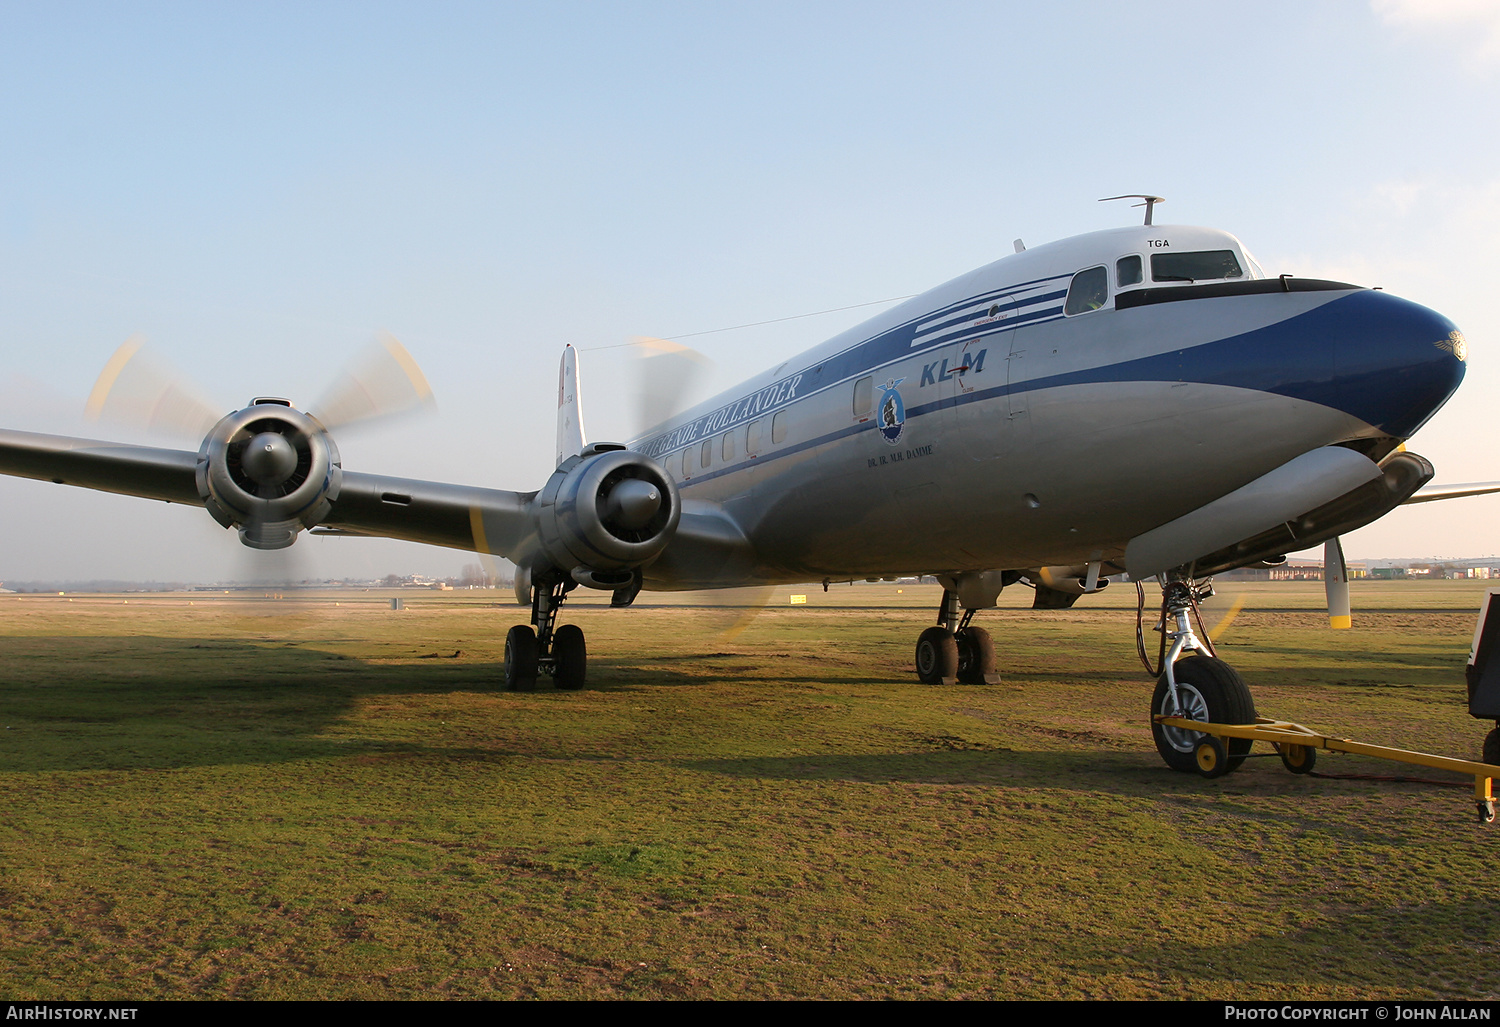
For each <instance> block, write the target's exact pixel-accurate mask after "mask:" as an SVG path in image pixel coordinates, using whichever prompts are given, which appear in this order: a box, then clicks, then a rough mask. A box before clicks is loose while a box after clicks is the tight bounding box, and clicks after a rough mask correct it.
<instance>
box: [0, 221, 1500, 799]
mask: <svg viewBox="0 0 1500 1027" xmlns="http://www.w3.org/2000/svg"><path fill="white" fill-rule="evenodd" d="M1143 199H1146V201H1147V217H1146V222H1145V224H1143V225H1136V226H1133V227H1128V228H1118V229H1112V230H1106V231H1099V232H1093V233H1090V234H1087V235H1082V236H1078V237H1075V238H1071V239H1066V240H1062V241H1060V242H1054V243H1050V244H1046V245H1040V246H1035V247H1032V248H1029V249H1028V248H1026V247H1024V246H1023V245H1022V244H1021V242H1020V240H1017V241H1016V243H1015V246H1014V249H1015V252H1014V253H1012V254H1009V255H1006V256H1004V257H1002V258H1001V259H999V260H996V261H995V262H994V263H991V264H988V265H986V266H984V267H981V268H979V269H977V270H975V271H972V272H970V273H968V274H966V275H963V276H961V277H959V278H956V279H954V280H952V281H950V282H946V283H944V284H942V285H939V286H937V287H936V288H933V289H930V290H928V291H927V292H924V293H922V294H921V295H919V296H916V297H914V298H912V299H909V300H906V301H905V302H903V303H901V304H899V305H897V306H895V307H892V308H890V309H888V310H886V311H884V312H882V313H880V314H878V315H876V316H875V317H873V318H871V319H869V320H867V321H865V322H864V323H863V324H860V325H858V326H856V327H854V328H851V329H849V330H848V331H845V332H843V333H841V334H839V335H837V336H835V337H833V338H832V339H829V340H828V341H827V342H825V343H823V344H822V345H820V346H817V347H815V348H814V349H812V350H809V351H808V352H806V353H803V354H802V355H800V356H797V357H795V358H792V359H789V360H785V361H782V362H781V363H779V364H777V366H775V367H774V368H771V369H770V370H768V371H766V372H765V373H763V374H761V375H759V376H757V377H755V378H752V379H750V380H749V381H747V382H745V383H743V384H742V385H740V386H738V387H736V388H734V389H731V390H729V391H727V392H725V393H723V394H722V395H720V396H718V397H716V398H714V399H712V400H709V401H707V402H705V403H702V404H700V405H698V406H696V407H693V408H692V409H690V410H687V411H685V412H682V413H680V414H677V415H676V416H673V417H671V418H669V419H668V420H666V421H665V422H663V423H661V424H659V425H656V426H655V427H653V428H651V429H650V430H648V431H646V432H644V433H643V434H642V435H640V436H639V437H638V438H634V439H628V440H626V441H624V442H604V441H590V440H589V439H588V438H587V436H586V433H585V430H584V422H583V410H582V406H581V401H580V400H581V392H580V387H579V386H580V382H579V374H578V363H577V357H576V354H575V352H574V351H573V349H572V348H566V349H565V350H564V351H563V356H562V365H561V369H560V373H559V382H558V422H557V463H556V470H555V471H554V472H553V473H552V475H551V476H550V478H549V479H548V480H547V481H546V482H545V483H544V484H543V485H542V487H541V488H540V489H539V490H538V491H535V492H510V491H503V490H499V489H493V488H486V487H481V486H475V485H460V484H444V483H439V482H430V481H418V480H410V479H403V478H394V477H385V476H380V475H376V474H370V473H366V472H363V471H355V470H350V469H346V468H344V467H343V466H342V462H341V459H340V456H339V452H338V449H337V447H336V446H335V444H334V441H333V438H332V435H331V433H330V432H331V429H332V428H333V427H335V426H336V425H337V423H339V421H340V418H338V417H335V416H332V415H331V414H330V413H329V412H326V411H319V412H316V413H319V414H320V415H321V416H314V414H311V413H306V412H303V411H301V410H299V409H296V408H295V407H293V406H292V405H291V404H290V403H288V402H287V401H285V400H282V399H271V398H259V399H255V400H253V401H252V402H251V403H250V404H249V405H248V406H246V407H245V408H244V409H242V410H238V411H235V412H233V413H230V414H228V415H227V416H224V417H223V418H222V419H220V420H219V421H218V423H217V424H215V425H213V427H212V428H211V429H209V430H208V432H207V434H206V436H205V437H204V438H203V442H202V445H201V447H200V448H199V449H198V451H197V452H192V451H184V450H173V449H160V448H151V447H144V446H137V445H124V444H116V443H111V442H105V441H98V440H92V439H81V438H70V437H61V436H50V435H40V434H34V433H27V432H21V431H0V472H3V473H6V474H11V475H19V476H22V477H27V478H36V479H43V480H48V481H53V482H57V483H59V484H68V485H79V486H84V487H87V488H93V489H101V490H105V491H109V492H117V493H126V494H129V495H134V496H141V497H145V498H149V499H156V500H165V501H167V502H172V503H183V504H188V505H194V506H201V507H204V508H206V509H207V510H208V512H209V514H210V515H211V516H213V518H214V519H215V520H216V521H218V522H219V523H220V524H222V525H223V526H224V527H225V528H229V529H235V530H236V531H237V532H238V535H239V539H240V541H241V542H242V543H244V544H245V545H247V546H250V547H252V548H257V549H276V548H283V547H285V546H289V545H291V544H292V543H293V542H294V541H295V540H296V539H297V536H298V534H299V533H300V532H302V531H304V530H312V531H313V532H315V533H336V534H345V535H366V536H382V537H387V538H398V539H407V540H411V541H415V542H423V543H429V544H432V545H439V546H448V547H452V548H455V549H461V550H467V551H472V552H478V553H489V554H495V555H499V556H504V557H506V558H508V559H510V560H511V561H512V562H514V564H515V565H516V597H517V601H518V602H519V603H520V604H522V605H525V606H529V607H530V611H531V613H530V622H529V623H528V624H522V625H517V626H515V627H512V628H511V629H510V630H509V633H508V635H507V637H506V646H505V680H506V683H507V685H508V686H509V687H511V688H518V689H526V688H532V687H534V686H535V684H536V682H537V680H538V678H539V677H540V676H541V675H547V676H550V677H551V679H552V681H553V682H554V684H555V686H556V687H559V688H568V689H576V688H579V687H582V686H583V684H584V682H585V678H586V666H587V658H586V645H585V640H584V635H583V632H582V631H581V630H580V629H579V628H578V627H577V626H576V625H570V624H560V623H559V614H560V611H561V610H562V609H563V606H564V602H565V600H566V599H567V597H568V595H569V593H570V592H571V591H573V590H574V589H575V588H578V587H580V586H583V587H588V588H594V589H603V590H606V591H609V592H611V593H612V605H613V606H617V607H627V606H629V605H630V604H631V603H632V602H633V601H634V600H635V598H636V596H637V595H638V594H639V593H640V592H641V591H642V590H643V589H646V590H695V589H713V588H728V587H738V586H747V585H772V584H786V583H798V582H822V583H823V584H824V585H825V586H826V585H827V584H829V583H831V582H843V581H849V580H856V579H862V578H886V577H894V576H898V575H901V576H906V575H923V576H932V577H935V578H936V580H937V581H938V582H939V583H940V586H941V596H940V598H939V600H938V602H937V603H936V613H935V618H934V623H933V625H932V626H931V627H928V628H927V629H926V630H924V631H923V632H922V633H921V634H920V636H919V637H918V638H917V639H916V640H915V669H916V673H917V675H918V677H919V678H920V679H921V680H922V681H924V682H928V683H932V684H939V683H956V682H969V683H975V684H983V683H986V682H990V683H993V682H996V681H998V680H999V676H998V661H997V658H996V652H995V644H994V642H993V640H992V638H991V636H990V635H989V633H988V632H987V631H985V630H984V629H983V628H982V627H980V626H978V625H976V624H975V623H974V618H975V615H976V613H978V612H979V611H982V610H985V609H988V608H991V607H994V606H995V605H996V602H997V599H998V597H999V595H1000V593H1001V591H1002V590H1003V589H1005V588H1008V587H1013V586H1017V585H1020V586H1029V587H1030V588H1032V589H1034V590H1035V598H1034V601H1033V605H1034V606H1035V607H1037V608H1043V609H1056V608H1064V607H1068V606H1071V605H1072V604H1073V603H1074V602H1075V601H1077V600H1078V599H1079V598H1080V597H1082V596H1086V595H1089V594H1091V593H1095V592H1098V591H1099V590H1100V589H1103V588H1105V587H1106V586H1107V585H1108V584H1109V581H1110V579H1111V578H1112V577H1113V578H1118V577H1119V576H1121V575H1124V576H1128V578H1129V579H1131V580H1133V581H1135V582H1136V583H1137V587H1138V588H1139V587H1141V583H1154V584H1153V587H1155V588H1159V589H1160V592H1161V606H1160V613H1159V617H1160V620H1159V622H1158V624H1159V627H1160V628H1161V632H1162V645H1161V651H1160V653H1159V657H1158V658H1159V660H1160V663H1159V665H1158V667H1155V668H1150V669H1152V670H1153V671H1158V672H1159V675H1158V678H1157V683H1156V688H1155V694H1154V696H1153V698H1152V712H1153V714H1180V715H1183V716H1186V717H1188V718H1189V719H1192V720H1197V721H1203V722H1219V723H1247V722H1252V721H1254V719H1255V707H1254V702H1253V699H1252V697H1251V695H1250V691H1249V689H1248V687H1247V686H1246V685H1245V682H1244V681H1243V679H1242V678H1241V677H1240V676H1239V674H1237V673H1236V672H1235V671H1234V670H1233V669H1232V668H1231V667H1229V666H1228V665H1227V664H1226V663H1224V662H1222V661H1221V660H1219V659H1217V658H1216V657H1214V656H1213V655H1212V654H1211V648H1210V647H1211V644H1212V643H1211V642H1209V641H1207V640H1206V639H1205V638H1203V637H1200V634H1199V633H1198V632H1195V630H1194V628H1193V624H1192V614H1193V612H1194V611H1195V609H1196V606H1197V604H1198V603H1199V602H1200V601H1201V599H1202V598H1203V597H1204V596H1206V595H1207V594H1208V593H1209V591H1210V589H1211V584H1210V582H1209V579H1210V578H1211V577H1212V576H1213V575H1214V574H1218V573H1221V572H1224V571H1228V570H1230V569H1233V568H1239V567H1255V566H1267V565H1274V564H1275V563H1277V562H1279V561H1282V560H1284V559H1285V555H1286V554H1287V553H1289V552H1297V551H1301V550H1305V549H1308V548H1310V547H1312V546H1315V545H1318V544H1325V543H1326V544H1327V546H1328V549H1327V552H1328V554H1329V573H1328V577H1329V578H1330V581H1331V583H1330V599H1331V602H1332V604H1333V606H1332V608H1331V614H1332V616H1333V618H1334V623H1335V626H1338V625H1339V623H1340V622H1342V623H1344V624H1347V619H1348V603H1347V591H1346V586H1345V588H1343V589H1341V588H1340V586H1339V579H1340V578H1341V577H1342V576H1343V575H1342V574H1341V571H1342V556H1341V554H1340V552H1339V548H1338V543H1337V539H1338V536H1340V535H1341V534H1343V533H1346V532H1348V531H1351V530H1353V529H1355V528H1359V527H1362V526H1364V525H1366V524H1369V523H1370V522H1372V521H1374V520H1376V519H1377V518H1379V517H1381V516H1383V515H1384V514H1386V513H1388V512H1389V511H1391V510H1392V509H1394V508H1395V507H1396V506H1398V505H1401V504H1403V503H1408V502H1421V501H1425V500H1427V499H1438V498H1448V497H1450V496H1457V495H1472V494H1478V493H1481V492H1493V491H1497V490H1500V484H1496V483H1483V484H1478V485H1473V486H1455V487H1452V488H1447V489H1434V488H1432V487H1429V486H1428V483H1429V482H1430V480H1431V479H1432V477H1433V473H1434V472H1433V468H1432V466H1431V464H1429V463H1428V461H1427V460H1425V459H1423V458H1422V457H1420V456H1418V455H1416V454H1415V453H1412V452H1408V451H1407V450H1406V448H1405V442H1406V440H1407V439H1409V438H1410V437H1411V436H1412V435H1413V434H1414V433H1415V432H1416V431H1417V429H1418V428H1420V427H1421V426H1422V424H1423V423H1425V422H1426V421H1427V420H1428V419H1429V418H1431V417H1432V415H1433V414H1434V413H1436V412H1437V410H1438V409H1439V408H1440V407H1441V406H1442V405H1443V404H1444V402H1445V401H1446V400H1447V399H1448V397H1449V396H1451V395H1452V394H1453V392H1454V390H1455V389H1456V388H1457V387H1458V385H1459V383H1460V382H1461V381H1462V379H1463V375H1464V369H1465V362H1466V359H1467V351H1466V344H1465V341H1464V337H1463V335H1462V334H1461V333H1460V332H1459V331H1458V329H1457V328H1456V327H1455V325H1454V324H1453V323H1452V322H1451V321H1449V320H1448V319H1447V318H1445V317H1443V316H1442V315H1441V314H1438V313H1436V312H1434V311H1432V310H1429V309H1427V308H1426V307H1423V306H1420V305H1418V304H1416V303H1413V302H1410V301H1408V300H1405V299H1400V298H1398V297H1396V296H1393V295H1390V294H1388V293H1386V292H1383V291H1380V290H1377V289H1370V288H1362V287H1360V286H1356V285H1350V284H1346V283H1342V282H1332V281H1322V280H1314V279H1304V278H1295V277H1291V276H1288V275H1280V276H1272V275H1268V274H1266V273H1265V272H1264V271H1263V270H1262V269H1261V267H1260V265H1259V264H1258V263H1257V262H1256V260H1255V259H1254V257H1252V256H1251V254H1250V253H1249V252H1248V251H1247V250H1246V249H1245V247H1244V246H1242V245H1241V244H1240V241H1239V240H1238V239H1237V238H1235V237H1234V236H1233V235H1230V234H1228V233H1227V232H1223V231H1218V230H1215V229H1209V228H1195V227H1189V226H1183V225H1154V224H1152V218H1151V216H1150V213H1151V206H1152V205H1154V204H1155V203H1157V202H1160V200H1159V198H1156V197H1149V198H1146V197H1143ZM1138 637H1140V633H1139V630H1138ZM1141 649H1142V656H1143V659H1144V658H1145V651H1144V650H1145V647H1144V646H1141ZM1147 662H1148V667H1149V661H1147ZM1153 733H1154V735H1155V741H1156V745H1157V749H1158V751H1159V752H1160V754H1161V756H1162V758H1163V759H1164V760H1165V761H1166V762H1167V764H1168V765H1170V766H1172V767H1173V768H1175V769H1179V770H1193V769H1194V756H1193V752H1194V747H1195V744H1196V742H1197V739H1198V738H1199V737H1201V736H1199V735H1197V734H1196V733H1195V732H1191V731H1186V730H1181V729H1175V728H1171V727H1164V726H1162V725H1161V724H1158V723H1154V722H1153ZM1233 745H1242V746H1244V747H1245V748H1239V749H1236V748H1233V747H1231V749H1230V750H1229V757H1230V762H1231V763H1237V762H1238V761H1239V760H1240V759H1242V758H1243V756H1244V753H1245V751H1247V748H1248V745H1249V742H1248V741H1236V742H1233V743H1232V746H1233Z"/></svg>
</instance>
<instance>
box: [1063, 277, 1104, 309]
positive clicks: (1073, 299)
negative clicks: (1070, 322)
mask: <svg viewBox="0 0 1500 1027" xmlns="http://www.w3.org/2000/svg"><path fill="white" fill-rule="evenodd" d="M1107 299H1109V272H1108V271H1106V270H1105V269H1104V266H1103V265H1100V266H1099V267H1091V268H1089V269H1088V270H1086V271H1080V272H1078V273H1077V274H1076V275H1074V276H1073V284H1072V285H1070V286H1068V301H1067V302H1066V303H1065V304H1063V313H1064V314H1085V313H1087V312H1089V311H1090V310H1098V309H1099V308H1100V307H1102V306H1104V301H1105V300H1107Z"/></svg>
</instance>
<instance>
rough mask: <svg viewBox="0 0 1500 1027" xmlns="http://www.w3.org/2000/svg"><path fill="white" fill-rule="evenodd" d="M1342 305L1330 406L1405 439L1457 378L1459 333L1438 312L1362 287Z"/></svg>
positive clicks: (1464, 356)
mask: <svg viewBox="0 0 1500 1027" xmlns="http://www.w3.org/2000/svg"><path fill="white" fill-rule="evenodd" d="M1338 305H1339V306H1342V307H1345V309H1343V310H1341V311H1340V312H1339V313H1340V315H1341V318H1340V320H1341V322H1342V323H1341V326H1340V327H1341V330H1340V331H1339V332H1338V337H1337V344H1336V346H1335V348H1334V352H1335V356H1334V387H1335V391H1336V393H1337V394H1338V397H1339V402H1338V403H1337V405H1338V406H1339V407H1341V408H1342V409H1344V410H1347V411H1348V412H1349V413H1351V414H1354V415H1355V416H1357V417H1359V418H1360V419H1361V420H1363V421H1365V422H1366V423H1367V424H1372V425H1375V426H1376V427H1379V428H1381V429H1382V430H1384V431H1385V432H1387V433H1388V434H1390V435H1392V436H1395V437H1396V438H1402V439H1405V438H1410V437H1411V436H1412V435H1413V434H1415V432H1416V430H1417V429H1418V428H1420V427H1421V426H1422V425H1423V424H1424V423H1426V421H1427V419H1428V418H1430V417H1431V416H1432V415H1433V414H1435V413H1437V411H1438V409H1439V408H1440V407H1442V405H1443V404H1444V403H1445V402H1447V400H1448V397H1449V396H1451V395H1453V391H1454V390H1455V389H1457V388H1458V385H1459V382H1461V381H1463V377H1464V370H1465V368H1466V367H1467V366H1468V352H1467V346H1466V344H1465V342H1464V337H1463V334H1462V333H1461V332H1460V331H1459V330H1458V328H1457V327H1455V326H1454V324H1453V322H1452V321H1450V320H1448V319H1447V318H1446V317H1444V316H1443V315H1442V314H1439V313H1438V312H1437V311H1435V310H1429V309H1428V308H1427V307H1424V306H1421V305H1420V304H1417V303H1412V302H1411V301H1409V300H1403V299H1401V298H1399V297H1397V296H1391V295H1389V294H1388V293H1384V292H1379V291H1376V290H1373V289H1371V290H1364V291H1361V292H1358V293H1355V294H1354V295H1352V296H1349V297H1347V298H1346V299H1344V300H1342V301H1340V303H1339V304H1338Z"/></svg>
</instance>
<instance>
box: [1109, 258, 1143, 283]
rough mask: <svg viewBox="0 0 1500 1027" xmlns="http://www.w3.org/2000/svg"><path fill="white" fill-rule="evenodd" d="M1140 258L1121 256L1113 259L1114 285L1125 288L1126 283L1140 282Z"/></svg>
mask: <svg viewBox="0 0 1500 1027" xmlns="http://www.w3.org/2000/svg"><path fill="white" fill-rule="evenodd" d="M1141 275H1142V271H1141V258H1140V257H1138V256H1135V257H1121V258H1120V259H1119V260H1117V261H1115V287H1116V288H1119V289H1123V288H1125V286H1127V285H1140V284H1141Z"/></svg>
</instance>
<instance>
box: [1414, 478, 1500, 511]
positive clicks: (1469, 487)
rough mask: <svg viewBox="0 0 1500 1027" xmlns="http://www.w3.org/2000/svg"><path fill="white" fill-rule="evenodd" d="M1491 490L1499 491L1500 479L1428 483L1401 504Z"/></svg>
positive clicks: (1429, 501)
mask: <svg viewBox="0 0 1500 1027" xmlns="http://www.w3.org/2000/svg"><path fill="white" fill-rule="evenodd" d="M1491 492H1500V481H1471V482H1468V483H1467V484H1463V485H1428V486H1427V487H1426V488H1422V489H1418V490H1417V492H1416V495H1414V496H1412V497H1411V498H1410V499H1408V500H1407V501H1406V503H1404V504H1402V505H1403V506H1405V505H1408V504H1411V503H1434V502H1436V501H1438V500H1439V499H1463V498H1464V497H1465V496H1484V495H1488V494H1490V493H1491Z"/></svg>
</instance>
